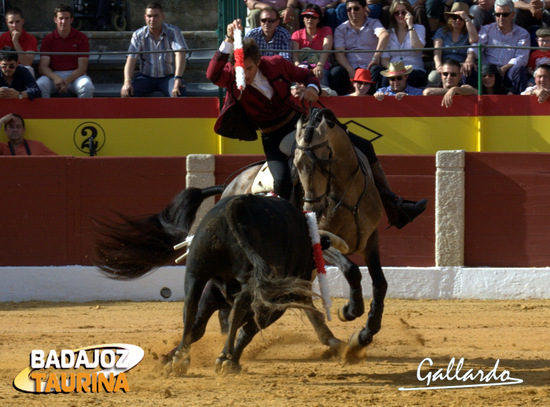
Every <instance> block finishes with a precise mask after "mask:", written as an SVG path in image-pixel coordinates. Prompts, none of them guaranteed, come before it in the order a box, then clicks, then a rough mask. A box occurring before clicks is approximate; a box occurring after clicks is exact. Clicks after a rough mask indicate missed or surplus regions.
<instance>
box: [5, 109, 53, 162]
mask: <svg viewBox="0 0 550 407" xmlns="http://www.w3.org/2000/svg"><path fill="white" fill-rule="evenodd" d="M1 126H4V131H5V133H6V136H7V137H8V143H7V144H6V143H0V156H1V155H57V154H56V153H54V152H53V151H52V150H50V149H49V148H48V147H46V146H45V145H44V144H43V143H41V142H40V141H37V140H27V139H25V120H23V118H22V117H21V116H19V115H18V114H16V113H9V114H7V115H6V116H4V117H2V118H1V119H0V127H1Z"/></svg>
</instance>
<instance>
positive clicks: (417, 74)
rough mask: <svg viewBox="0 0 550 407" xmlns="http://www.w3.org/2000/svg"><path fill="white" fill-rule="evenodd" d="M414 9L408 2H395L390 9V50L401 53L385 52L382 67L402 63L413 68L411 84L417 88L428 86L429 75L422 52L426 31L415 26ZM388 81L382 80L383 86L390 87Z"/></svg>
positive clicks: (418, 25) (410, 78) (396, 0)
mask: <svg viewBox="0 0 550 407" xmlns="http://www.w3.org/2000/svg"><path fill="white" fill-rule="evenodd" d="M412 11H413V9H412V7H411V4H410V3H409V1H408V0H394V1H393V2H392V4H391V7H390V15H391V17H390V28H389V34H390V41H389V43H388V47H387V48H388V49H391V50H397V49H398V50H400V51H399V52H385V53H383V54H382V66H383V67H386V68H387V67H388V66H389V64H390V62H393V63H396V62H398V61H402V62H403V63H404V64H406V65H411V66H412V67H413V69H412V72H410V75H409V84H410V85H411V86H414V87H416V88H423V87H424V86H426V82H427V80H428V74H427V73H426V70H425V69H424V61H423V60H422V52H421V51H413V50H415V49H422V48H424V46H425V45H426V29H425V28H424V26H423V25H421V24H414V22H413V19H414V17H413V14H412ZM388 85H389V83H388V80H387V79H384V80H382V86H388Z"/></svg>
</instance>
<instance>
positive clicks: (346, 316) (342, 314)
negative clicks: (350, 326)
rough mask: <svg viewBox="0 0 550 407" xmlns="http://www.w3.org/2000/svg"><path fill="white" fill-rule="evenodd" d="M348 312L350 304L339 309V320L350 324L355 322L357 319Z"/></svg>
mask: <svg viewBox="0 0 550 407" xmlns="http://www.w3.org/2000/svg"><path fill="white" fill-rule="evenodd" d="M347 310H348V304H346V305H344V306H343V307H340V308H338V319H339V320H340V321H342V322H349V321H353V320H354V319H355V318H356V317H354V316H353V315H349V314H348V313H347Z"/></svg>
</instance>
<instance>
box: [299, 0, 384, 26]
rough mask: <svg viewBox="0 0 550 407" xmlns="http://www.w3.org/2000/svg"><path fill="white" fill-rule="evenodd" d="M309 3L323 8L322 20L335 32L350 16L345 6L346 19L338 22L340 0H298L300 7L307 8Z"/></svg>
mask: <svg viewBox="0 0 550 407" xmlns="http://www.w3.org/2000/svg"><path fill="white" fill-rule="evenodd" d="M375 1H379V0H375ZM308 4H315V5H316V6H318V7H319V8H320V9H321V22H322V23H323V25H326V26H329V27H330V29H331V30H332V32H334V30H335V29H336V27H337V26H338V25H339V24H341V23H343V22H344V21H345V20H347V18H348V16H347V15H346V9H345V8H344V10H343V11H344V15H345V20H344V21H341V22H340V23H337V21H338V20H337V17H336V8H337V7H338V5H339V4H342V3H341V1H340V0H311V1H310V0H306V1H301V0H298V7H299V8H300V9H302V10H305V9H307V8H308V7H307V5H308Z"/></svg>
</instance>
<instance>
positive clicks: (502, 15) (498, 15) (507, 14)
mask: <svg viewBox="0 0 550 407" xmlns="http://www.w3.org/2000/svg"><path fill="white" fill-rule="evenodd" d="M511 14H512V13H495V17H510V15H511Z"/></svg>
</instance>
